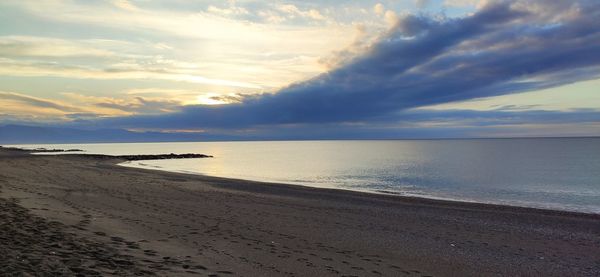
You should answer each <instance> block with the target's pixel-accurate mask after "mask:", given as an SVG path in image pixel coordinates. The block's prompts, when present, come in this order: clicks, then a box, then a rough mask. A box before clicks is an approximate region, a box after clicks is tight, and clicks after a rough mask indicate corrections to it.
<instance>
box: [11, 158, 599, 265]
mask: <svg viewBox="0 0 600 277" xmlns="http://www.w3.org/2000/svg"><path fill="white" fill-rule="evenodd" d="M0 152H1V153H0V164H1V168H2V169H3V171H2V173H0V175H2V176H0V177H2V178H1V179H0V180H2V182H0V186H1V187H2V188H1V191H2V192H1V193H0V196H1V197H2V198H3V199H11V198H12V199H17V200H15V201H18V202H19V204H18V205H19V206H22V207H25V208H27V209H28V211H29V212H30V213H31V214H34V215H36V216H38V217H40V218H43V219H44V220H48V221H57V222H60V223H61V224H63V225H64V230H65V232H67V231H68V232H73V233H75V234H76V235H77V236H78V237H82V238H84V239H86V240H97V241H107V242H109V243H110V245H111V246H113V247H114V248H115V249H116V250H115V251H120V252H123V253H127V255H128V256H131V258H130V260H131V262H132V263H135V264H136V266H138V267H139V268H142V269H140V270H148V271H149V272H153V273H155V274H158V275H169V276H172V275H188V274H189V275H193V274H201V275H207V274H217V275H223V276H226V275H236V276H237V275H244V276H307V275H321V276H340V275H357V276H397V275H400V274H402V275H406V276H411V275H412V276H427V275H432V276H450V275H463V276H476V275H497V274H500V275H546V276H560V275H578V276H594V275H597V274H599V273H600V253H597V251H596V250H597V249H598V247H600V239H599V238H600V215H598V214H586V213H576V212H567V211H556V210H543V209H536V208H525V207H515V206H503V205H493V204H481V203H470V202H457V201H447V200H435V199H427V198H417V197H405V196H397V195H385V194H372V193H364V192H354V191H346V190H338V189H323V188H313V187H305V186H298V185H286V184H272V183H262V182H254V181H245V180H236V179H227V178H220V177H210V176H202V175H192V174H184V173H173V172H167V171H158V170H151V169H138V168H131V167H123V166H119V165H117V163H119V162H120V161H122V160H118V159H93V158H91V157H85V155H67V156H61V155H56V156H46V155H44V156H33V155H28V154H24V155H15V154H10V153H8V152H10V151H7V150H6V149H4V150H3V149H0ZM44 209H45V210H44ZM82 222H83V223H82ZM73 226H75V227H73ZM186 226H187V227H186ZM78 228H79V229H78ZM82 229H83V230H82ZM96 233H103V234H105V235H104V236H100V235H97V234H96ZM142 241H144V242H142ZM131 245H134V246H135V245H137V247H138V248H137V249H136V248H135V247H133V248H130V247H129V246H131ZM146 250H149V252H146ZM148 253H151V254H152V253H153V255H147V254H148ZM313 254H314V255H313ZM166 257H168V259H164V258H166ZM151 259H156V260H157V261H154V262H144V260H151ZM165 261H170V262H169V263H165ZM138 263H139V265H138ZM156 265H160V266H158V267H155V268H153V267H151V266H156ZM67 268H68V267H67ZM116 274H118V273H116Z"/></svg>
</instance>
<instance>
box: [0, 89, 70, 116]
mask: <svg viewBox="0 0 600 277" xmlns="http://www.w3.org/2000/svg"><path fill="white" fill-rule="evenodd" d="M9 101H12V102H18V103H20V104H22V105H25V106H30V107H37V108H44V109H53V110H56V111H59V112H80V111H81V109H79V108H77V107H74V106H71V105H68V104H63V103H60V102H59V101H52V100H48V99H42V98H38V97H33V96H28V95H24V94H19V93H14V92H2V91H0V103H2V104H3V106H4V105H8V102H9Z"/></svg>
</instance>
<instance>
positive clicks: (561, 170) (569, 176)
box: [26, 138, 600, 213]
mask: <svg viewBox="0 0 600 277" xmlns="http://www.w3.org/2000/svg"><path fill="white" fill-rule="evenodd" d="M26 147H46V148H80V149H84V150H86V151H87V152H88V153H99V154H161V153H190V152H193V153H203V154H210V155H214V156H215V157H214V158H212V159H189V160H156V161H139V162H129V163H126V164H124V165H126V166H132V167H143V168H152V169H160V170H168V171H176V172H185V173H195V174H205V175H211V176H220V177H230V178H239V179H249V180H257V181H268V182H281V183H291V184H299V185H305V186H313V187H326V188H339V189H347V190H358V191H368V192H384V193H393V194H400V195H409V196H419V197H428V198H441V199H453V200H463V201H475V202H484V203H498V204H509V205H516V206H527V207H539V208H550V209H559V210H571V211H580V212H593V213H600V138H555V139H472V140H395V141H261V142H193V143H118V144H69V145H28V146H26Z"/></svg>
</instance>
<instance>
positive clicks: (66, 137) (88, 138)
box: [0, 125, 203, 144]
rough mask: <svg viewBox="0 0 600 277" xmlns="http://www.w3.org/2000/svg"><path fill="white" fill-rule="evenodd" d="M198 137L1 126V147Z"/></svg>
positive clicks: (196, 138)
mask: <svg viewBox="0 0 600 277" xmlns="http://www.w3.org/2000/svg"><path fill="white" fill-rule="evenodd" d="M202 139H203V137H202V134H198V133H160V132H131V131H127V130H122V129H99V130H81V129H73V128H61V127H39V126H25V125H4V126H0V144H35V143H91V142H153V141H154V142H156V141H199V140H202Z"/></svg>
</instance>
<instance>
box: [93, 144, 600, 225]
mask: <svg viewBox="0 0 600 277" xmlns="http://www.w3.org/2000/svg"><path fill="white" fill-rule="evenodd" d="M84 155H85V154H84ZM142 161H143V160H142ZM127 162H129V161H125V162H117V163H115V165H117V166H122V167H126V168H133V169H139V170H150V171H160V172H168V173H174V174H182V175H187V176H201V177H204V178H214V179H216V180H222V181H223V182H248V183H255V184H262V185H277V186H292V187H301V188H302V189H308V190H310V189H316V190H317V191H322V192H324V191H331V192H332V193H336V194H337V195H338V196H341V194H343V193H345V192H350V193H359V194H370V195H379V196H382V197H386V196H387V197H399V198H402V199H404V200H409V199H414V200H416V201H417V202H427V201H429V200H431V201H433V202H439V203H438V204H443V203H451V204H454V205H458V206H460V205H463V204H468V205H475V206H481V207H489V208H492V207H493V208H494V209H502V208H510V209H524V210H534V211H538V212H547V213H554V212H556V213H558V214H571V215H578V214H580V215H592V216H598V217H599V218H600V212H596V211H583V210H575V209H573V210H568V209H559V208H552V207H543V206H535V205H519V204H511V203H495V202H481V201H477V200H467V199H460V198H451V197H441V196H440V197H438V196H432V195H423V196H420V195H412V194H403V193H399V192H395V191H384V190H359V189H355V190H352V189H345V188H334V187H318V186H309V185H305V184H301V183H285V182H276V181H260V180H250V179H241V178H230V177H221V176H212V175H206V174H202V173H197V172H186V171H177V170H168V169H164V168H160V167H155V166H149V165H147V166H137V165H135V166H132V165H128V164H126V163H127Z"/></svg>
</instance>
